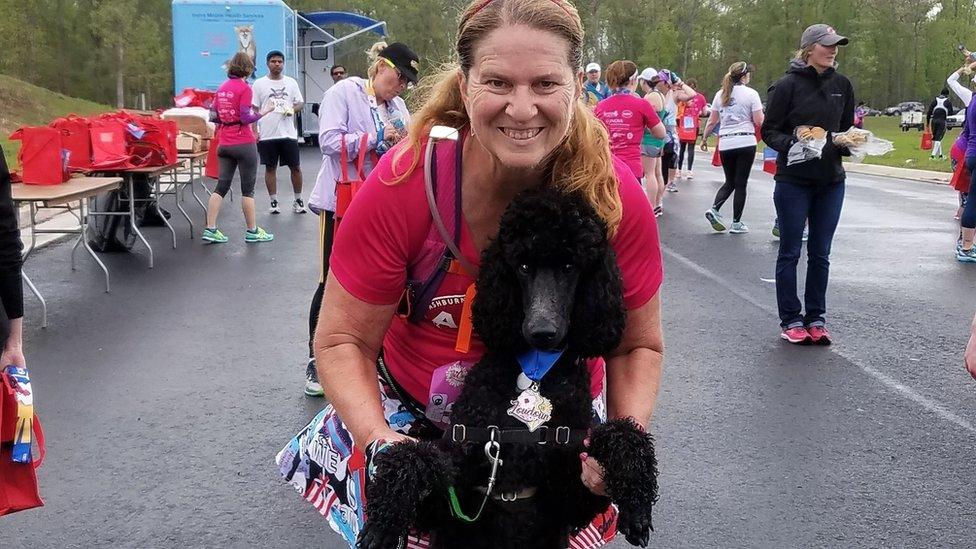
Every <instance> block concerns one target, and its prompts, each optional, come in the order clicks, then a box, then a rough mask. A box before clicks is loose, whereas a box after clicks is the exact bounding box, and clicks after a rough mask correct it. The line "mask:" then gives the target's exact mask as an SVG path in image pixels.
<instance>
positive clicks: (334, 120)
mask: <svg viewBox="0 0 976 549" xmlns="http://www.w3.org/2000/svg"><path fill="white" fill-rule="evenodd" d="M346 91H347V90H342V89H337V88H335V87H333V88H329V90H328V91H326V92H325V95H324V96H323V97H322V103H321V104H320V105H319V149H320V150H321V151H322V154H324V155H335V154H339V153H340V152H341V151H342V142H343V141H345V143H346V151H348V153H349V155H350V157H352V156H354V155H357V154H359V142H360V139H362V137H363V134H364V133H367V132H363V131H356V130H354V131H350V130H349V124H348V121H349V109H350V107H351V106H350V105H349V101H348V100H347V98H346V93H345V92H346ZM370 123H372V122H370ZM378 143H379V142H378V141H377V139H376V138H375V137H372V136H370V138H369V139H368V140H367V143H366V147H367V148H368V149H370V150H372V149H375V148H376V145H377V144H378Z"/></svg>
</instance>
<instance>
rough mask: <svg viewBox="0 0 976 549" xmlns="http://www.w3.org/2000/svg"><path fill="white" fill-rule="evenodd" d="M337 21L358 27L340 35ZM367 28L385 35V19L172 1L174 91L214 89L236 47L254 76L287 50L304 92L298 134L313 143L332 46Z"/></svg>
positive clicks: (241, 1) (249, 2)
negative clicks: (271, 53)
mask: <svg viewBox="0 0 976 549" xmlns="http://www.w3.org/2000/svg"><path fill="white" fill-rule="evenodd" d="M336 25H345V26H349V27H351V28H356V29H357V30H355V31H354V32H352V33H350V34H347V35H345V36H342V37H339V36H337V33H336V31H335V30H334V29H335V26H336ZM366 32H372V33H375V34H378V35H379V36H385V35H386V23H385V22H382V21H376V20H373V19H370V18H368V17H364V16H362V15H358V14H355V13H347V12H337V11H319V12H311V13H306V12H299V11H296V10H293V9H292V8H290V7H289V6H288V5H287V4H285V2H283V1H282V0H173V65H174V67H173V76H174V86H173V89H174V95H176V94H179V93H180V92H181V91H182V90H184V89H186V88H198V89H207V90H216V89H217V87H219V86H220V84H221V83H223V81H224V80H225V79H226V78H227V62H228V61H230V59H231V57H233V56H234V54H235V53H237V52H239V51H243V52H246V53H247V54H248V55H250V56H251V58H252V59H253V60H254V66H255V67H256V68H257V70H256V75H255V77H260V76H264V75H266V74H267V71H268V69H267V66H266V64H265V57H266V56H267V54H268V52H269V51H272V50H278V51H280V52H282V53H284V54H285V74H286V75H288V76H291V77H292V78H294V79H295V80H297V81H298V86H299V87H300V88H301V90H302V95H304V96H305V107H304V109H303V110H302V112H301V113H300V115H299V117H298V124H299V135H300V136H302V138H303V139H304V140H305V141H306V142H312V143H315V142H316V141H317V138H318V117H317V116H316V115H314V114H313V112H312V110H313V108H315V107H317V105H318V103H319V102H320V101H321V100H322V95H323V94H324V93H325V91H326V90H327V89H329V87H330V86H332V77H331V73H330V69H331V67H332V65H333V64H335V50H336V46H337V45H338V44H340V43H341V42H342V41H344V40H347V39H349V38H351V37H353V36H356V35H359V34H362V33H366Z"/></svg>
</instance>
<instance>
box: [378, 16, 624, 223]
mask: <svg viewBox="0 0 976 549" xmlns="http://www.w3.org/2000/svg"><path fill="white" fill-rule="evenodd" d="M506 25H524V26H527V27H531V28H534V29H538V30H542V31H546V32H551V33H553V34H555V35H557V36H559V37H561V38H563V39H565V40H566V42H567V43H568V46H569V47H568V56H567V58H566V64H567V65H568V66H569V67H570V68H571V69H572V70H573V72H574V73H575V72H576V70H577V69H576V68H577V67H580V66H582V59H583V25H582V23H581V22H580V18H579V13H578V12H577V11H576V8H574V7H573V6H572V5H571V4H570V3H569V2H567V1H566V0H491V1H489V2H485V0H474V1H472V2H471V3H470V4H468V7H467V9H465V10H464V12H463V13H462V15H461V19H460V21H459V23H458V31H457V39H456V46H455V50H456V55H457V60H456V62H455V63H450V64H448V65H446V66H445V67H443V68H442V70H441V71H440V72H439V73H438V74H436V75H433V76H431V77H428V78H425V79H424V80H423V82H422V83H421V85H420V88H419V90H418V92H419V94H420V98H421V104H422V105H423V106H422V107H421V108H420V110H419V112H417V114H416V116H414V117H413V120H412V121H411V124H410V133H409V136H408V137H407V140H406V141H407V143H406V145H405V146H404V147H402V148H401V149H399V150H398V151H397V153H396V156H395V157H394V162H393V176H394V179H393V181H390V182H388V183H390V184H396V183H399V182H402V181H404V180H405V179H406V178H407V177H408V176H409V175H410V173H412V172H413V171H414V170H415V169H416V168H417V165H418V164H419V162H420V152H421V147H422V146H423V142H424V141H426V140H427V136H428V134H429V133H430V128H431V127H433V126H436V125H443V126H450V127H453V128H461V127H463V126H464V125H466V124H468V123H469V122H470V118H469V117H468V113H467V111H466V109H465V106H464V101H462V98H461V87H460V79H459V76H460V75H464V77H465V78H467V76H468V74H469V71H470V70H471V67H472V65H473V64H474V59H475V58H474V54H475V48H476V47H477V45H478V43H479V42H481V41H482V40H484V38H485V37H487V36H488V34H489V33H491V32H492V31H494V30H496V29H498V28H501V27H503V26H506ZM628 76H629V75H628ZM572 108H573V113H572V120H571V122H570V126H569V131H568V133H567V135H566V138H565V139H563V141H562V143H560V144H559V145H558V146H557V147H556V148H555V149H554V150H553V151H552V152H551V153H550V154H549V156H548V157H547V158H546V159H545V160H543V163H544V165H545V166H546V171H547V173H548V174H550V175H549V177H550V179H549V183H550V184H551V185H553V186H554V187H556V188H558V189H560V190H561V191H562V192H564V193H580V194H581V195H582V196H583V197H584V198H585V199H586V200H587V201H588V202H589V203H590V204H591V205H592V206H593V208H594V209H595V210H596V212H597V214H598V215H599V216H600V218H601V219H603V221H604V222H605V223H606V225H607V228H608V230H609V232H610V234H611V235H613V234H615V232H616V229H617V227H618V225H619V224H620V219H621V217H622V210H623V208H622V206H621V203H620V194H619V192H618V189H617V178H616V175H615V173H614V170H613V161H612V160H611V156H610V140H609V137H608V136H607V132H606V130H605V129H604V128H603V125H602V124H601V123H600V122H599V121H598V120H597V119H596V118H595V117H594V116H593V114H592V113H591V112H590V110H589V109H588V108H586V106H585V105H583V103H582V102H581V101H573V105H572ZM407 155H410V161H409V162H402V163H401V160H402V159H403V158H405V157H406V156H407ZM404 165H405V167H404ZM401 170H403V171H402V172H401Z"/></svg>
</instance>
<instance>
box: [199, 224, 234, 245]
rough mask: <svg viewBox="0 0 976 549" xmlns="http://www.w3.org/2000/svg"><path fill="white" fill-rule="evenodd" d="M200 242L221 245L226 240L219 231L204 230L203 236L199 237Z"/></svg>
mask: <svg viewBox="0 0 976 549" xmlns="http://www.w3.org/2000/svg"><path fill="white" fill-rule="evenodd" d="M200 240H203V241H204V242H213V243H214V244H223V243H224V242H227V240H228V239H227V236H226V235H224V233H222V232H220V229H217V228H213V229H204V230H203V236H201V237H200Z"/></svg>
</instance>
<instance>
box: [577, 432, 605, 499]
mask: <svg viewBox="0 0 976 549" xmlns="http://www.w3.org/2000/svg"><path fill="white" fill-rule="evenodd" d="M589 442H590V441H589V440H584V441H583V448H584V449H583V453H581V454H580V460H581V461H582V462H583V472H582V474H580V480H582V481H583V486H586V488H587V489H588V490H589V491H591V492H593V493H594V494H596V495H598V496H606V495H607V483H606V481H605V480H604V479H603V475H604V469H603V465H600V462H599V461H597V460H596V459H594V458H591V457H590V456H589V454H587V453H586V447H587V446H588V445H589Z"/></svg>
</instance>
